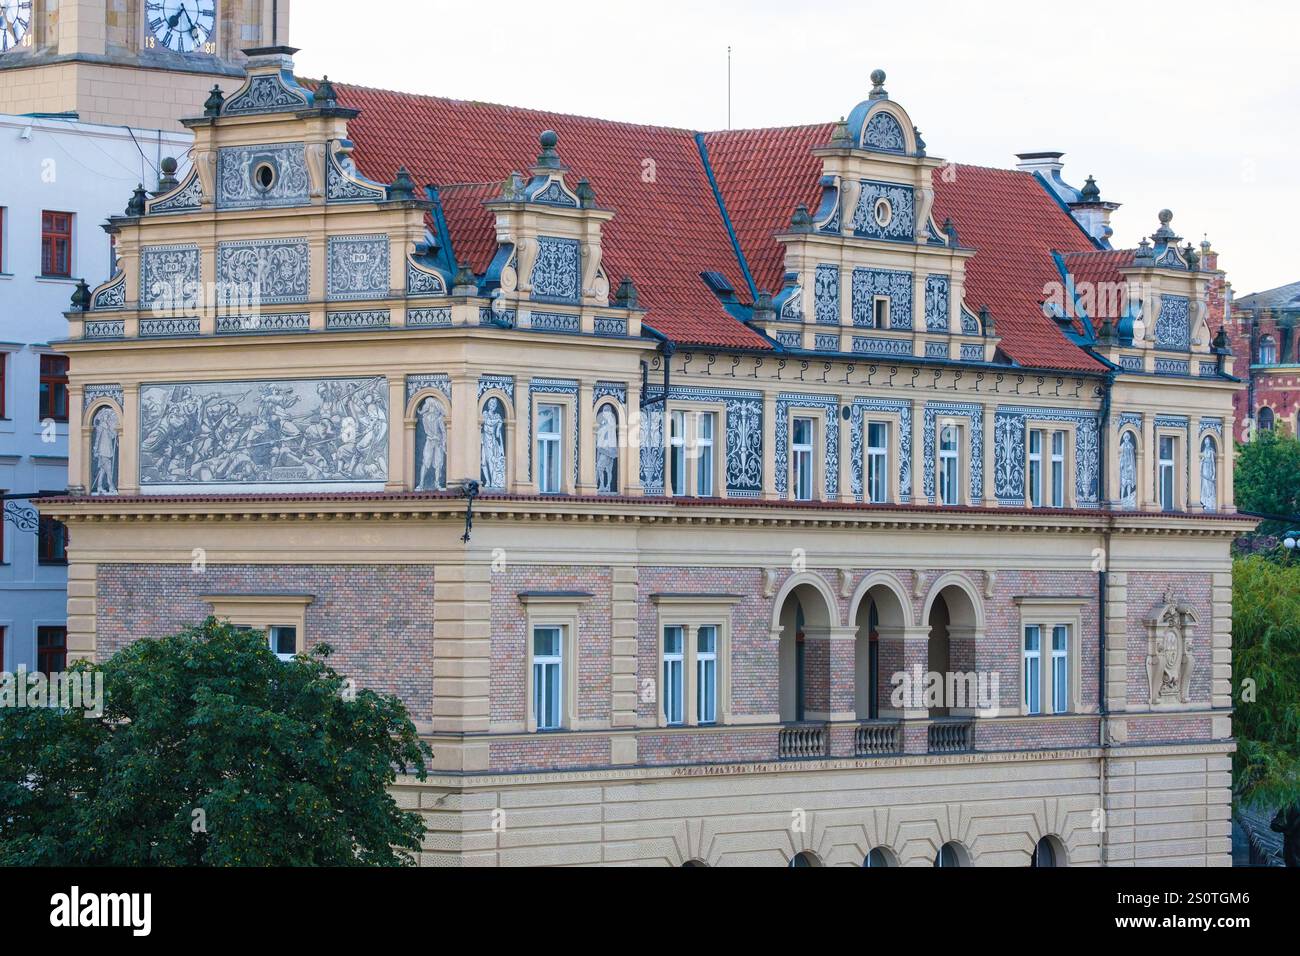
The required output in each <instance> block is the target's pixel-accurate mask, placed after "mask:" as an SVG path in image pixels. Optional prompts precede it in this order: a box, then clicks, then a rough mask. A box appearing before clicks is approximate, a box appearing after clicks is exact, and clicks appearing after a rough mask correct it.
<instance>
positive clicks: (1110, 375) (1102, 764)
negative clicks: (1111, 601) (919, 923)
mask: <svg viewBox="0 0 1300 956" xmlns="http://www.w3.org/2000/svg"><path fill="white" fill-rule="evenodd" d="M1114 385H1115V372H1114V370H1111V371H1109V372H1107V373H1106V377H1105V379H1104V380H1103V381H1102V386H1101V387H1102V393H1101V414H1100V416H1099V419H1100V420H1099V422H1098V428H1097V431H1098V437H1097V445H1098V456H1099V457H1098V460H1099V462H1100V466H1099V467H1098V469H1097V471H1098V474H1097V503H1098V505H1099V506H1101V507H1103V508H1104V507H1105V506H1106V505H1107V503H1108V502H1109V500H1110V498H1109V496H1108V494H1107V488H1106V475H1107V472H1108V471H1109V470H1110V469H1109V466H1108V462H1109V460H1110V459H1109V458H1108V457H1107V455H1108V451H1109V444H1110V442H1109V437H1110V410H1111V390H1112V388H1113V387H1114ZM1111 525H1112V519H1111V516H1110V515H1109V514H1108V515H1105V524H1104V525H1103V526H1102V529H1103V530H1102V535H1101V548H1102V551H1101V556H1102V562H1101V568H1100V569H1099V570H1098V571H1097V742H1098V744H1100V746H1101V759H1100V760H1099V761H1097V793H1098V795H1099V797H1100V799H1101V810H1102V818H1101V822H1102V830H1101V845H1100V847H1099V849H1100V854H1101V863H1102V865H1103V866H1104V865H1105V864H1106V828H1105V825H1106V817H1105V807H1106V759H1107V758H1106V749H1107V747H1108V746H1109V745H1108V743H1107V735H1108V728H1107V726H1106V724H1107V714H1106V591H1107V585H1108V584H1109V568H1110V529H1111Z"/></svg>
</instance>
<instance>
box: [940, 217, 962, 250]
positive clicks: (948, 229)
mask: <svg viewBox="0 0 1300 956" xmlns="http://www.w3.org/2000/svg"><path fill="white" fill-rule="evenodd" d="M943 234H944V235H945V236H947V237H948V245H950V246H957V245H960V244H961V243H960V242H959V241H958V239H957V226H956V224H955V223H953V221H952V216H949V217H947V218H946V219H944V221H943Z"/></svg>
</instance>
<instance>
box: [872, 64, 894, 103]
mask: <svg viewBox="0 0 1300 956" xmlns="http://www.w3.org/2000/svg"><path fill="white" fill-rule="evenodd" d="M869 98H870V99H873V100H887V99H889V94H888V93H887V92H885V71H884V70H872V71H871V93H870V95H869Z"/></svg>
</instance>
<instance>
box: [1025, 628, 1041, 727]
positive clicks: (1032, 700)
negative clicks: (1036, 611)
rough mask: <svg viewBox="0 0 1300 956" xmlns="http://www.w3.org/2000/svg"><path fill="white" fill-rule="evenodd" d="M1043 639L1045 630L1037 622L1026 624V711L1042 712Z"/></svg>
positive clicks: (1032, 712) (1031, 712)
mask: <svg viewBox="0 0 1300 956" xmlns="http://www.w3.org/2000/svg"><path fill="white" fill-rule="evenodd" d="M1042 639H1043V632H1042V628H1040V627H1039V626H1038V625H1037V624H1028V625H1026V626H1025V651H1024V660H1025V691H1024V693H1025V711H1026V712H1027V713H1030V714H1041V713H1042V712H1043V710H1042V707H1043V705H1042V696H1041V694H1040V688H1041V686H1042V671H1041V667H1042Z"/></svg>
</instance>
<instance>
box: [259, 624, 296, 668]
mask: <svg viewBox="0 0 1300 956" xmlns="http://www.w3.org/2000/svg"><path fill="white" fill-rule="evenodd" d="M266 638H267V641H268V642H269V643H270V645H271V653H273V654H274V655H275V656H276V657H278V658H280V660H282V661H291V660H293V656H294V655H295V654H297V653H298V629H297V628H296V627H292V626H290V625H285V624H276V625H272V626H271V627H268V628H267V629H266Z"/></svg>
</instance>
